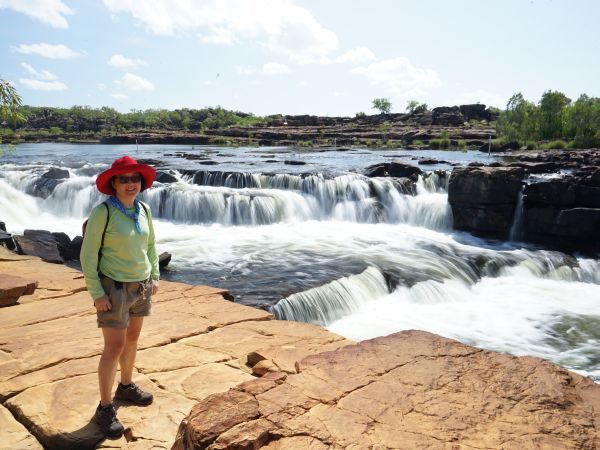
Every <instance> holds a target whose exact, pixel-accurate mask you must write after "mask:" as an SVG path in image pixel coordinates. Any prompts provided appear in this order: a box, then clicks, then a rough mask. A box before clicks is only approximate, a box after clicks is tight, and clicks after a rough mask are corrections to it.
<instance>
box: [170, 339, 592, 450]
mask: <svg viewBox="0 0 600 450" xmlns="http://www.w3.org/2000/svg"><path fill="white" fill-rule="evenodd" d="M298 369H299V370H300V373H297V374H291V375H290V374H288V375H287V376H286V375H285V374H280V376H276V374H273V373H269V374H267V375H266V376H264V377H263V378H260V379H256V380H253V381H249V382H246V383H243V384H241V385H239V386H237V387H236V388H234V389H231V390H229V391H228V392H225V393H221V394H215V395H211V396H210V397H207V398H205V399H203V400H201V401H200V402H199V403H198V404H196V405H195V406H194V407H193V408H192V411H191V412H190V414H189V416H188V417H187V418H186V419H185V420H184V421H183V422H182V423H181V425H180V428H179V431H178V434H177V440H176V442H175V445H174V447H173V448H174V449H177V450H183V449H192V448H210V449H225V448H261V447H262V448H270V449H278V448H281V449H284V448H285V449H286V450H289V449H305V448H315V449H317V448H353V449H354V448H356V449H363V448H364V449H367V448H371V449H374V448H377V449H384V448H396V449H470V448H480V449H482V448H485V449H545V448H557V449H558V448H560V449H563V448H564V449H588V450H595V449H597V448H600V385H597V384H595V383H593V382H592V381H591V380H589V379H587V378H584V377H582V376H580V375H578V374H575V373H573V372H569V371H567V370H565V369H562V368H560V367H558V366H556V365H554V364H552V363H550V362H547V361H544V360H542V359H539V358H533V357H516V356H510V355H505V354H500V353H496V352H491V351H484V350H481V349H477V348H473V347H470V346H468V345H464V344H461V343H460V342H457V341H454V340H451V339H446V338H443V337H440V336H436V335H434V334H430V333H426V332H423V331H404V332H400V333H396V334H393V335H390V336H386V337H381V338H377V339H372V340H369V341H364V342H361V343H359V344H356V345H348V346H346V347H343V348H340V349H338V350H335V351H330V352H324V353H320V354H317V355H312V356H309V357H307V358H304V359H303V360H302V361H300V362H299V364H298ZM236 405H239V409H238V408H237V407H236Z"/></svg>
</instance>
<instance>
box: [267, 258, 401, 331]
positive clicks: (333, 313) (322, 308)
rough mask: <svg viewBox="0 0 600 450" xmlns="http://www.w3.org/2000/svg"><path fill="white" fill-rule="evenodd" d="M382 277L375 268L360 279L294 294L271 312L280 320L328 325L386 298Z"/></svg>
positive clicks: (351, 278)
mask: <svg viewBox="0 0 600 450" xmlns="http://www.w3.org/2000/svg"><path fill="white" fill-rule="evenodd" d="M388 293H389V292H388V289H387V284H386V281H385V278H384V276H383V274H382V273H381V272H380V271H379V270H378V269H376V268H374V267H369V268H367V269H366V270H365V271H364V272H362V273H360V274H358V275H350V276H349V277H344V278H341V279H339V280H334V281H332V282H330V283H327V284H325V285H323V286H319V287H316V288H312V289H308V290H307V291H303V292H299V293H297V294H292V295H290V296H289V297H287V298H284V299H282V300H280V301H279V302H278V303H277V304H276V305H274V306H273V307H272V308H271V312H272V313H273V314H274V315H275V317H277V318H278V319H285V320H296V321H299V322H310V323H316V324H318V325H326V324H328V323H331V322H332V321H334V320H335V319H338V318H340V317H343V316H345V315H348V314H351V313H353V312H355V311H357V310H358V309H359V307H360V305H362V304H363V303H365V302H368V301H373V300H376V299H378V298H381V297H383V296H385V295H387V294H388Z"/></svg>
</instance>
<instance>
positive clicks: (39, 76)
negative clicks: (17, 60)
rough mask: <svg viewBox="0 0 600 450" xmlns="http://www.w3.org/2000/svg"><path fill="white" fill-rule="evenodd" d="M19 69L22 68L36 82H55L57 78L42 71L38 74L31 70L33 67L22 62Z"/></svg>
mask: <svg viewBox="0 0 600 450" xmlns="http://www.w3.org/2000/svg"><path fill="white" fill-rule="evenodd" d="M21 67H23V68H24V69H25V70H26V71H27V73H29V74H30V75H33V76H34V77H35V78H37V79H38V80H56V79H57V78H58V77H57V76H56V75H54V74H53V73H52V72H48V71H47V70H42V71H41V72H38V71H37V70H35V69H34V68H33V66H31V65H30V64H27V63H24V62H22V63H21Z"/></svg>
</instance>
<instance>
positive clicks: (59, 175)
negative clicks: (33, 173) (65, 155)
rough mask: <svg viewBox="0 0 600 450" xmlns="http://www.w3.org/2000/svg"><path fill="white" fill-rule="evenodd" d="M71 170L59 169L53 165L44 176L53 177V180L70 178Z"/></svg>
mask: <svg viewBox="0 0 600 450" xmlns="http://www.w3.org/2000/svg"><path fill="white" fill-rule="evenodd" d="M69 176H70V175H69V171H68V170H66V169H59V168H58V167H52V168H51V169H50V170H49V171H48V172H46V173H44V174H43V175H42V178H51V179H53V180H63V179H65V178H69Z"/></svg>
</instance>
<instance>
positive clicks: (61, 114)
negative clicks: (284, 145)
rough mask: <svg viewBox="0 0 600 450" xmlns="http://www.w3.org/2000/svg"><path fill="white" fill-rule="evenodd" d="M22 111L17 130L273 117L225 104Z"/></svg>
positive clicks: (190, 126) (204, 125)
mask: <svg viewBox="0 0 600 450" xmlns="http://www.w3.org/2000/svg"><path fill="white" fill-rule="evenodd" d="M19 112H20V113H21V114H22V116H23V117H24V118H25V121H24V122H21V123H20V124H18V125H12V126H11V125H10V124H5V125H4V126H9V128H11V129H12V130H14V131H17V130H25V131H27V130H52V131H54V132H57V133H59V132H65V133H71V132H103V131H104V132H122V131H128V130H139V129H151V130H180V131H182V130H183V131H200V130H203V129H213V128H223V127H227V126H230V125H242V126H243V125H248V126H250V125H255V124H257V123H261V122H269V121H270V120H271V119H269V118H264V117H258V116H254V115H252V114H247V113H243V112H238V111H235V112H234V111H228V110H226V109H224V108H221V107H215V108H203V109H187V108H184V109H176V110H173V111H170V110H166V109H147V110H144V111H142V110H131V111H130V112H128V113H120V112H118V111H116V110H115V109H113V108H108V107H103V108H91V107H89V106H73V107H71V108H51V107H36V106H22V107H20V108H19Z"/></svg>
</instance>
